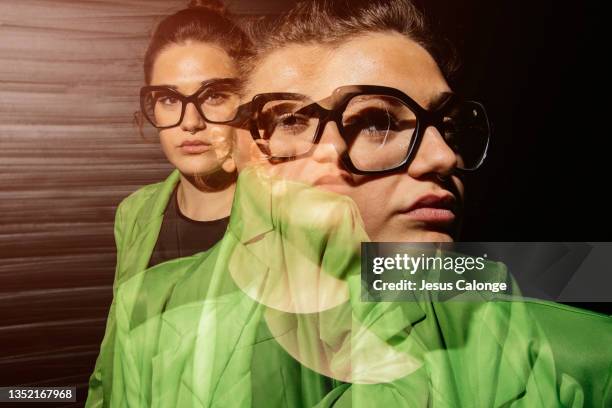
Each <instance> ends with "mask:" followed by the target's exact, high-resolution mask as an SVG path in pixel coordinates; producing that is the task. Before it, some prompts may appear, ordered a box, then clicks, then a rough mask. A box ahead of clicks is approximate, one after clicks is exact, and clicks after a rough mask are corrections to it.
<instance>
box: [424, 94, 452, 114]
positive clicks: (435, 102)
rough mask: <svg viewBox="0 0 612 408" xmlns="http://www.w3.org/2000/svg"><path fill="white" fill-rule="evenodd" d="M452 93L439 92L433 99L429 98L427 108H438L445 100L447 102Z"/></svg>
mask: <svg viewBox="0 0 612 408" xmlns="http://www.w3.org/2000/svg"><path fill="white" fill-rule="evenodd" d="M452 95H453V93H452V92H451V91H447V92H441V93H439V94H437V95H436V96H434V97H433V98H432V99H430V100H429V103H428V104H427V108H428V109H429V110H436V109H437V108H439V107H440V106H441V105H442V104H443V103H444V102H446V101H447V100H448V98H450V97H451V96H452Z"/></svg>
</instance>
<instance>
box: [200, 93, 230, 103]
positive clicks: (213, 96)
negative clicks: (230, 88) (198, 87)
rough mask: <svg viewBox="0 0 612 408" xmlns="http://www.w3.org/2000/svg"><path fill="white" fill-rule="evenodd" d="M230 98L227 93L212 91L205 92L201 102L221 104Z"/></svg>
mask: <svg viewBox="0 0 612 408" xmlns="http://www.w3.org/2000/svg"><path fill="white" fill-rule="evenodd" d="M229 98H230V95H228V94H227V93H222V92H214V93H209V94H205V95H204V96H203V98H202V99H203V101H202V103H204V104H206V105H214V106H216V105H222V104H223V103H225V102H227V100H228V99H229Z"/></svg>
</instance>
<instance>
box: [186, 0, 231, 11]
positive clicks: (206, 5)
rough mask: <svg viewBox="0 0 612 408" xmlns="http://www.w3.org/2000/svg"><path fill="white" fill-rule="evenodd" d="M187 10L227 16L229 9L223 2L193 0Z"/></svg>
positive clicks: (219, 0) (216, 0)
mask: <svg viewBox="0 0 612 408" xmlns="http://www.w3.org/2000/svg"><path fill="white" fill-rule="evenodd" d="M187 8H190V9H206V10H210V11H214V12H216V13H219V14H226V13H227V8H226V7H225V4H223V2H222V1H221V0H191V1H190V2H189V5H188V6H187Z"/></svg>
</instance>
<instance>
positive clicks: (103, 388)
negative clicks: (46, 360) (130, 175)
mask: <svg viewBox="0 0 612 408" xmlns="http://www.w3.org/2000/svg"><path fill="white" fill-rule="evenodd" d="M179 177H180V173H179V172H178V170H174V171H173V172H172V173H171V174H170V175H169V176H168V178H166V180H165V181H163V182H160V183H155V184H151V185H148V186H145V187H142V188H140V189H139V190H137V191H136V192H134V193H132V194H130V195H129V196H128V197H127V198H125V199H124V200H123V201H122V202H121V203H120V204H119V206H118V208H117V211H116V213H115V227H114V235H115V243H116V247H117V265H116V268H115V278H114V282H113V301H112V303H111V306H110V309H109V313H108V320H107V323H106V331H105V333H104V338H103V340H102V344H101V345H100V354H99V355H98V358H97V360H96V365H95V368H94V371H93V373H92V374H91V376H90V379H89V393H88V398H87V403H86V406H88V407H101V406H108V401H110V385H111V383H112V378H113V355H112V354H113V344H114V342H115V328H116V325H115V296H116V293H117V287H118V286H119V285H121V284H122V283H123V282H125V281H126V280H127V279H129V278H130V277H131V276H133V275H135V274H137V273H139V272H142V271H144V270H145V269H146V268H147V265H148V263H149V259H150V257H151V254H152V252H153V249H154V248H155V243H156V242H157V237H158V235H159V231H160V228H161V224H162V221H163V218H164V211H165V209H166V207H167V205H168V200H170V196H171V194H172V192H173V191H174V188H175V187H176V185H177V184H178V182H179ZM105 401H106V403H105Z"/></svg>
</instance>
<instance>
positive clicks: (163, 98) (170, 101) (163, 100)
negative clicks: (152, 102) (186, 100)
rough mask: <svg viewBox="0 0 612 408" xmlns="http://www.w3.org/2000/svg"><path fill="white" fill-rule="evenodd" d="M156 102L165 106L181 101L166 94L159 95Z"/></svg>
mask: <svg viewBox="0 0 612 408" xmlns="http://www.w3.org/2000/svg"><path fill="white" fill-rule="evenodd" d="M157 102H158V103H161V104H162V105H165V106H173V105H176V104H179V103H180V102H181V101H180V100H179V99H178V98H177V97H175V96H170V95H168V96H161V97H159V98H158V99H157Z"/></svg>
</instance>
